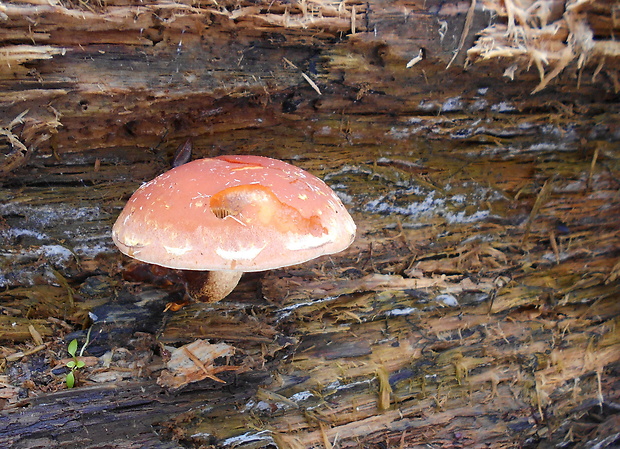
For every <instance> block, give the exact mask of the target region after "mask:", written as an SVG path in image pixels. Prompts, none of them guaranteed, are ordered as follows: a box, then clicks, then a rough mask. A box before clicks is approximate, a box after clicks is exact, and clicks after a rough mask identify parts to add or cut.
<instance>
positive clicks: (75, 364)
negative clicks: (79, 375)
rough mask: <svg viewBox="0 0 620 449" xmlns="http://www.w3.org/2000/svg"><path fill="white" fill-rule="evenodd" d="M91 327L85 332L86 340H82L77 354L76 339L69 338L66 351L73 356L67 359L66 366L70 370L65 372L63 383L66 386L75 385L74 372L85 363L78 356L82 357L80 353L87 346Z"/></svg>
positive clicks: (82, 352)
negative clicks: (82, 342)
mask: <svg viewBox="0 0 620 449" xmlns="http://www.w3.org/2000/svg"><path fill="white" fill-rule="evenodd" d="M91 329H92V327H91V328H90V329H88V333H87V334H86V341H85V342H84V345H83V346H82V349H80V354H79V355H78V354H77V349H78V341H77V340H76V339H73V340H71V342H70V343H69V346H68V347H67V352H68V353H69V355H70V356H71V357H72V358H73V359H72V360H69V361H68V362H67V365H66V366H67V368H69V369H70V370H71V371H69V372H68V373H67V377H66V378H65V383H66V384H67V388H73V387H74V386H75V372H76V371H77V370H79V369H80V368H84V365H86V364H85V363H84V360H80V357H82V355H83V354H84V350H85V349H86V346H88V343H89V340H90V331H91Z"/></svg>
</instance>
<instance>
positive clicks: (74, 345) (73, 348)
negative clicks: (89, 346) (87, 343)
mask: <svg viewBox="0 0 620 449" xmlns="http://www.w3.org/2000/svg"><path fill="white" fill-rule="evenodd" d="M77 348H78V342H77V340H76V339H75V338H74V339H73V340H71V343H69V346H68V347H67V352H68V353H69V354H71V356H73V357H75V353H76V352H77Z"/></svg>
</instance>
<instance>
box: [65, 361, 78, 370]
mask: <svg viewBox="0 0 620 449" xmlns="http://www.w3.org/2000/svg"><path fill="white" fill-rule="evenodd" d="M75 366H76V363H75V360H69V361H68V362H67V368H71V369H73V368H75Z"/></svg>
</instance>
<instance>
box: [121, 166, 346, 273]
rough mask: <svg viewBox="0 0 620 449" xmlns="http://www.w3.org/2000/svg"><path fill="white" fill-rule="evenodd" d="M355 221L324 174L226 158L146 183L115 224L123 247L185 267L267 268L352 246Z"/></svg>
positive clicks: (154, 261) (135, 255)
mask: <svg viewBox="0 0 620 449" xmlns="http://www.w3.org/2000/svg"><path fill="white" fill-rule="evenodd" d="M355 229H356V228H355V223H354V222H353V219H352V218H351V216H350V215H349V213H348V212H347V210H346V209H345V207H344V205H343V204H342V201H340V199H339V198H338V196H337V195H336V194H335V193H334V191H333V190H332V189H331V188H329V187H328V186H327V185H326V184H325V183H324V182H323V181H321V180H320V179H319V178H317V177H315V176H313V175H311V174H310V173H308V172H306V171H304V170H302V169H300V168H298V167H295V166H293V165H290V164H287V163H286V162H282V161H279V160H275V159H270V158H266V157H261V156H220V157H216V158H212V159H199V160H195V161H193V162H189V163H187V164H184V165H181V166H179V167H177V168H174V169H172V170H170V171H168V172H166V173H164V174H162V175H160V176H158V177H157V178H155V179H153V180H152V181H150V182H147V183H145V184H143V185H142V186H141V187H140V188H139V189H138V190H137V191H136V192H135V193H134V194H133V195H132V197H131V198H130V199H129V201H128V202H127V204H126V205H125V208H124V209H123V211H122V212H121V214H120V215H119V217H118V219H117V221H116V223H115V224H114V227H113V229H112V238H113V240H114V243H115V244H116V246H118V248H119V249H120V251H121V252H122V253H124V254H126V255H128V256H130V257H133V258H135V259H137V260H140V261H143V262H147V263H151V264H155V265H161V266H164V267H169V268H175V269H182V270H200V271H215V270H233V271H263V270H270V269H274V268H279V267H283V266H289V265H295V264H298V263H302V262H305V261H308V260H311V259H314V258H316V257H318V256H321V255H324V254H333V253H337V252H340V251H342V250H344V249H346V248H347V247H348V246H349V245H350V244H351V243H352V242H353V239H354V238H355Z"/></svg>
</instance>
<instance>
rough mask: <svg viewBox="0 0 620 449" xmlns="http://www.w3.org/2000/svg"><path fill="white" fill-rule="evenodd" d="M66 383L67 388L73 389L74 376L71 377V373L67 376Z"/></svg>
mask: <svg viewBox="0 0 620 449" xmlns="http://www.w3.org/2000/svg"><path fill="white" fill-rule="evenodd" d="M65 381H66V382H67V388H73V386H74V385H75V376H74V375H73V371H71V372H70V373H69V374H67V378H66V380H65Z"/></svg>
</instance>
